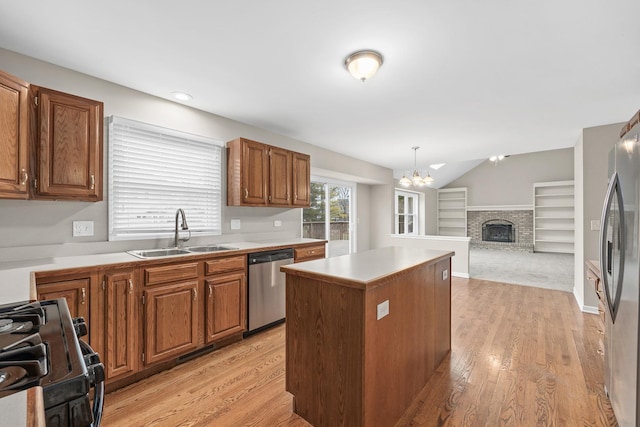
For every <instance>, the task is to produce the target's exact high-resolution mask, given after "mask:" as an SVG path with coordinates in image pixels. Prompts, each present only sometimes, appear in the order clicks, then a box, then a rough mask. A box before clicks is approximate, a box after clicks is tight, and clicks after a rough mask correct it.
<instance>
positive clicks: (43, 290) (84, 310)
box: [36, 277, 91, 342]
mask: <svg viewBox="0 0 640 427" xmlns="http://www.w3.org/2000/svg"><path fill="white" fill-rule="evenodd" d="M90 284H91V279H90V278H88V277H86V278H80V279H73V280H65V281H62V282H55V283H46V284H38V285H37V287H36V289H37V294H38V300H41V301H42V300H51V299H56V298H65V299H66V300H67V305H68V306H69V312H70V313H71V317H83V318H84V320H85V321H86V322H87V326H88V324H89V286H90ZM82 340H84V341H86V342H89V335H86V336H84V337H82Z"/></svg>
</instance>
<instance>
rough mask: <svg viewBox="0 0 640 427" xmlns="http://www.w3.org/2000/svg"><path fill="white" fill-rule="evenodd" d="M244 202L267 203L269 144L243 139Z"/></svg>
mask: <svg viewBox="0 0 640 427" xmlns="http://www.w3.org/2000/svg"><path fill="white" fill-rule="evenodd" d="M241 167H242V204H258V205H266V204H267V191H268V185H267V183H268V182H269V158H268V153H267V146H266V145H264V144H261V143H259V142H255V141H250V140H246V139H243V140H242V166H241Z"/></svg>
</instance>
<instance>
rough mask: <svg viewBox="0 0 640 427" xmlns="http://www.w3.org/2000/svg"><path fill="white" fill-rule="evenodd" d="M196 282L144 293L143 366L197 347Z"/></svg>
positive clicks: (167, 286) (154, 289) (159, 288)
mask: <svg viewBox="0 0 640 427" xmlns="http://www.w3.org/2000/svg"><path fill="white" fill-rule="evenodd" d="M197 288H198V282H197V281H195V280H194V281H189V282H182V283H176V284H171V285H166V286H162V287H157V288H152V289H148V290H145V292H144V293H145V297H144V301H145V328H146V340H145V344H146V348H145V363H146V364H147V365H148V364H151V363H154V362H158V361H161V360H167V359H171V358H172V357H177V356H180V355H182V354H184V353H187V352H189V351H190V350H193V349H195V348H196V346H197V344H198V336H197V329H198V304H197V300H198V289H197Z"/></svg>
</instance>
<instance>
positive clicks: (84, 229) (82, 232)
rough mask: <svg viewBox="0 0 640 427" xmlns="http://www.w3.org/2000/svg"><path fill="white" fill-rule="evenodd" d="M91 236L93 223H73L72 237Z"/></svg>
mask: <svg viewBox="0 0 640 427" xmlns="http://www.w3.org/2000/svg"><path fill="white" fill-rule="evenodd" d="M83 236H93V221H73V237H83Z"/></svg>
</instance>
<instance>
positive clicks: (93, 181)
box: [91, 175, 96, 190]
mask: <svg viewBox="0 0 640 427" xmlns="http://www.w3.org/2000/svg"><path fill="white" fill-rule="evenodd" d="M95 188H96V177H95V176H93V175H91V189H92V190H93V189H95Z"/></svg>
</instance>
